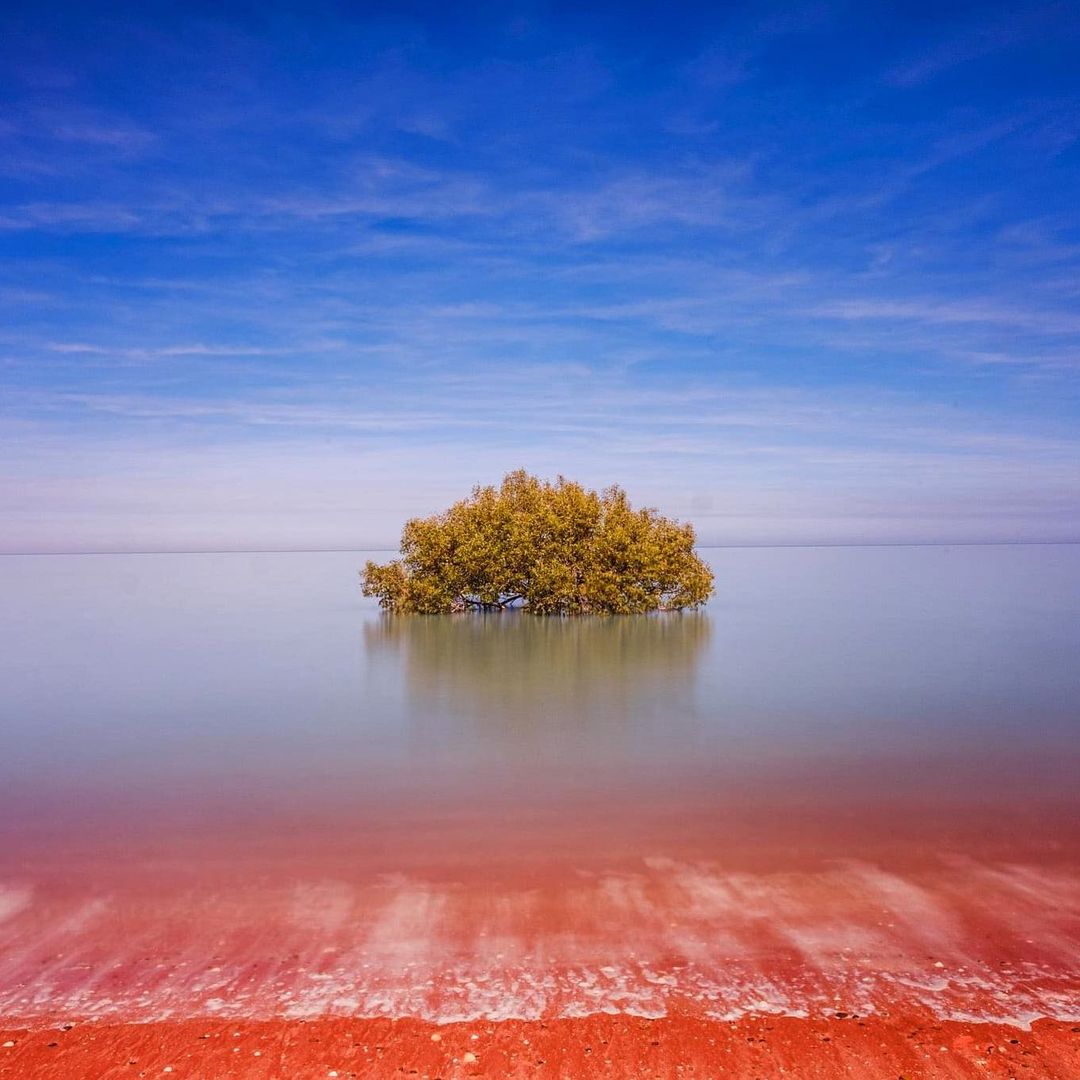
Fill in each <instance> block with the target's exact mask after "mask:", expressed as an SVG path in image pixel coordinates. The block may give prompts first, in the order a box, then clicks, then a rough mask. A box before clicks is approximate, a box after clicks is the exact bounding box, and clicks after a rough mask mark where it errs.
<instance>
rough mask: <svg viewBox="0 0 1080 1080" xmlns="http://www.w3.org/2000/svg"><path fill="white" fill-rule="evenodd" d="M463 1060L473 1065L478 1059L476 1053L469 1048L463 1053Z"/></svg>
mask: <svg viewBox="0 0 1080 1080" xmlns="http://www.w3.org/2000/svg"><path fill="white" fill-rule="evenodd" d="M461 1060H462V1061H464V1062H465V1064H466V1065H471V1064H472V1063H473V1062H474V1061H475V1060H476V1055H475V1054H474V1053H473V1052H472V1051H471V1050H468V1051H466V1052H465V1053H464V1054H462V1056H461Z"/></svg>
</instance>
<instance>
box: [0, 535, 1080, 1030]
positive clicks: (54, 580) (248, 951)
mask: <svg viewBox="0 0 1080 1080" xmlns="http://www.w3.org/2000/svg"><path fill="white" fill-rule="evenodd" d="M708 554H709V556H710V558H711V559H712V562H713V565H714V567H715V569H716V575H717V597H716V599H715V600H714V601H713V602H712V603H711V604H710V605H709V607H708V609H707V610H706V611H704V612H701V613H695V614H684V615H680V616H670V617H668V616H664V617H649V618H615V619H609V620H599V619H598V620H590V619H580V620H557V619H532V618H530V617H528V616H524V615H503V616H497V617H488V618H482V617H473V616H459V617H447V618H428V617H413V618H397V619H395V618H391V617H386V616H384V615H382V614H381V613H380V612H379V611H378V610H377V609H375V608H374V606H373V605H371V604H369V603H368V602H366V601H364V600H363V599H362V598H361V596H360V595H359V590H358V588H357V570H358V567H359V566H361V565H362V564H363V561H364V556H363V555H362V554H286V555H281V554H265V555H237V554H234V555H159V556H85V557H66V556H65V557H38V558H24V557H10V558H3V559H0V578H2V580H0V590H2V594H3V597H4V622H3V635H4V640H3V648H2V649H0V716H2V720H3V736H4V738H3V752H2V754H0V828H2V830H3V834H2V835H0V841H2V843H0V1016H8V1017H22V1018H25V1019H26V1020H27V1021H28V1022H30V1021H33V1022H38V1021H40V1020H43V1019H47V1018H56V1019H59V1018H63V1019H71V1018H75V1019H78V1018H81V1017H88V1018H109V1017H119V1018H126V1019H136V1020H146V1019H154V1018H160V1017H177V1016H196V1015H197V1016H203V1015H215V1016H225V1015H228V1016H237V1017H244V1016H255V1015H266V1016H278V1015H286V1016H319V1015H324V1014H327V1013H333V1014H341V1015H379V1016H421V1017H426V1018H428V1019H433V1020H438V1021H443V1020H449V1019H476V1018H486V1019H489V1020H491V1019H498V1018H500V1017H507V1016H520V1017H544V1016H580V1015H584V1014H586V1013H588V1012H595V1011H606V1012H627V1011H628V1012H635V1013H637V1014H638V1015H646V1016H659V1015H665V1014H671V1013H674V1012H686V1013H693V1014H695V1015H704V1016H711V1017H716V1018H729V1017H733V1016H738V1015H743V1014H745V1013H754V1012H757V1013H760V1012H766V1013H788V1014H791V1015H808V1014H814V1013H818V1012H822V1011H826V1012H827V1011H829V1010H835V1009H837V1008H843V1009H846V1010H848V1011H849V1012H856V1011H857V1012H859V1013H860V1014H861V1013H864V1012H870V1011H874V1010H887V1011H890V1012H894V1011H895V1010H897V1009H908V1008H912V1007H917V1008H920V1009H930V1010H931V1012H932V1013H933V1014H934V1015H935V1016H937V1017H939V1018H948V1017H969V1018H970V1017H985V1018H998V1019H1002V1018H1004V1019H1009V1020H1011V1021H1012V1022H1017V1023H1026V1022H1027V1021H1029V1020H1030V1019H1032V1018H1034V1017H1038V1016H1053V1017H1058V1018H1073V1017H1080V986H1078V984H1077V979H1076V972H1077V970H1080V966H1078V965H1080V825H1078V823H1080V814H1078V813H1077V811H1078V809H1080V806H1078V804H1080V785H1077V784H1076V783H1075V777H1076V775H1077V766H1078V765H1080V760H1078V759H1080V740H1078V738H1077V728H1078V722H1080V664H1078V663H1077V657H1078V656H1080V547H1064V546H1062V547H1015V548H958V549H947V548H901V549H897V548H892V549H890V548H865V549H825V550H791V549H788V550H723V551H712V552H710V553H708Z"/></svg>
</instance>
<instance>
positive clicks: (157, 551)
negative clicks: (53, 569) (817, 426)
mask: <svg viewBox="0 0 1080 1080" xmlns="http://www.w3.org/2000/svg"><path fill="white" fill-rule="evenodd" d="M1077 545H1080V538H1076V539H1066V540H1056V539H1055V540H1050V539H1046V540H860V541H850V540H837V541H828V540H827V541H820V542H813V543H763V544H698V545H696V548H697V550H700V551H742V550H758V549H760V550H769V549H778V548H779V549H817V548H913V547H1070V546H1077ZM398 550H399V549H398V548H396V547H319V548H307V547H289V548H131V549H127V548H109V549H105V550H90V549H86V550H79V549H71V550H65V551H0V557H6V558H25V557H31V556H32V557H35V558H36V557H43V556H69V557H70V556H74V555H348V554H355V555H361V554H366V553H368V552H371V553H374V554H381V553H385V552H397V551H398Z"/></svg>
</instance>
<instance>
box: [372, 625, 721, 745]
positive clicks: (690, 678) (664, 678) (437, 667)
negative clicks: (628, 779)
mask: <svg viewBox="0 0 1080 1080" xmlns="http://www.w3.org/2000/svg"><path fill="white" fill-rule="evenodd" d="M711 633H712V627H711V623H710V621H709V616H708V615H707V614H705V613H704V612H683V613H677V614H663V615H641V616H619V617H615V618H589V617H578V618H563V619H560V618H536V617H531V616H528V615H522V614H517V613H503V614H493V615H487V616H483V615H468V616H454V615H449V616H439V615H432V616H410V615H404V616H400V615H399V616H394V615H382V616H380V617H379V618H378V619H377V620H375V621H373V622H371V623H368V624H366V625H365V626H364V641H365V646H366V649H367V652H368V655H369V656H376V655H381V656H384V657H385V654H386V653H391V654H393V655H394V656H396V657H397V658H398V659H399V661H400V662H401V664H402V670H403V674H404V680H405V686H406V692H407V695H408V699H409V705H410V712H412V713H413V714H414V718H415V720H417V721H419V722H420V723H421V724H423V719H422V718H424V717H427V718H434V717H439V718H441V719H442V720H445V719H446V716H447V713H450V714H454V715H457V716H458V717H460V718H462V719H465V718H469V719H471V720H472V721H473V722H474V723H477V724H479V725H481V726H482V727H483V728H484V729H485V730H488V731H490V732H492V733H497V732H498V733H504V734H507V735H511V736H512V737H516V738H521V737H523V736H526V735H529V734H532V735H535V736H536V737H537V738H539V739H540V740H543V739H544V736H545V734H546V733H553V732H556V731H562V732H567V731H569V730H575V731H579V732H581V733H582V734H584V733H586V732H587V731H590V730H591V731H593V732H599V731H604V732H607V733H609V734H610V733H611V732H612V730H617V729H618V728H622V727H631V728H634V729H637V730H639V731H640V729H641V728H643V727H651V726H653V725H654V722H656V721H660V720H662V721H663V722H664V723H666V724H678V723H680V720H681V721H682V722H683V723H685V722H686V719H687V718H688V717H689V716H690V715H691V714H692V713H693V711H694V708H693V695H694V682H695V673H696V671H697V668H698V666H699V663H700V660H701V657H702V655H703V653H704V651H705V649H706V646H707V644H708V642H709V639H710V637H711Z"/></svg>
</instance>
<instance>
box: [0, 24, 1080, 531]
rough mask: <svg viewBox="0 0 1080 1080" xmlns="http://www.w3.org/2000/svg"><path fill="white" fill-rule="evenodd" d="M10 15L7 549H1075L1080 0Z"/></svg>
mask: <svg viewBox="0 0 1080 1080" xmlns="http://www.w3.org/2000/svg"><path fill="white" fill-rule="evenodd" d="M87 7H93V8H96V11H88V10H87ZM0 19H2V25H0V42H2V44H0V56H2V61H0V93H2V98H3V107H2V110H0V308H2V312H3V318H2V322H0V379H2V386H0V454H2V463H0V548H2V549H3V550H67V549H92V550H104V549H131V548H136V549H140V548H189V547H193V548H202V547H246V546H254V547H293V546H316V547H321V546H331V547H358V546H369V545H384V544H393V543H394V542H395V541H396V538H397V535H398V531H399V528H400V524H401V522H402V520H403V519H404V518H405V517H406V516H409V515H412V514H417V513H425V512H429V511H431V510H434V509H437V508H439V507H440V506H442V505H444V504H445V503H447V502H449V501H451V500H452V499H453V498H456V497H458V496H459V495H461V494H464V493H465V492H466V491H467V490H468V489H469V488H470V487H471V486H472V484H473V483H475V482H488V481H492V480H495V479H497V478H498V477H499V476H501V475H502V473H503V472H505V471H507V470H508V469H511V468H514V467H517V466H525V467H527V468H529V469H531V470H533V471H536V472H539V473H542V474H545V475H553V474H554V473H556V472H563V473H566V474H568V475H571V476H574V477H577V478H580V479H582V480H584V481H587V482H589V483H594V484H607V483H610V482H619V483H622V484H623V485H624V486H625V487H627V488H628V490H629V491H630V493H631V495H632V496H633V497H634V498H635V499H636V500H639V501H642V502H646V503H650V504H653V505H658V506H660V507H661V508H662V509H663V510H665V511H668V512H670V513H672V514H674V515H677V516H680V517H684V518H690V519H692V520H694V521H695V522H696V524H697V525H698V529H699V534H700V536H701V538H702V539H703V540H704V541H706V542H726V543H777V542H778V543H792V542H802V541H812V542H837V541H841V542H842V541H862V540H869V541H892V540H895V541H912V540H935V541H936V540H952V541H959V540H1012V539H1064V538H1067V539H1078V538H1080V393H1078V381H1080V213H1078V210H1077V205H1078V203H1080V198H1078V195H1080V63H1077V57H1078V55H1080V6H1077V5H1076V4H1055V5H1042V6H1039V5H1009V6H1000V7H994V6H989V5H981V6H957V7H951V6H942V5H933V6H927V7H925V8H919V7H915V6H913V5H910V4H904V5H896V6H894V7H885V6H880V5H873V4H847V5H841V4H831V3H822V4H810V5H806V6H803V7H795V6H793V5H776V6H772V7H770V6H762V5H747V6H739V7H735V6H731V7H721V6H719V5H712V6H710V7H708V8H696V7H694V6H689V5H671V6H667V7H659V6H649V7H646V6H632V5H631V6H622V7H621V9H620V10H615V9H614V8H612V9H611V10H602V9H600V8H599V7H597V8H596V9H595V10H594V12H593V13H592V14H589V13H584V12H582V11H581V10H580V6H576V7H575V6H567V7H558V6H544V5H523V6H515V5H512V4H509V5H508V4H499V5H494V4H493V5H490V6H486V7H484V6H476V7H470V8H468V9H466V8H465V7H461V6H458V5H439V6H431V7H428V6H425V5H401V4H395V5H387V6H385V7H380V6H375V5H370V6H362V5H351V6H346V5H341V6H338V7H335V6H329V5H321V4H319V3H309V4H305V5H284V6H278V5H273V4H268V5H267V4H264V5H244V6H242V7H241V6H235V7H232V8H229V7H228V6H225V7H224V8H221V7H218V6H212V5H205V6H203V5H194V4H188V5H184V6H182V8H181V7H179V6H160V7H158V6H155V5H152V4H150V5H140V6H139V7H138V8H135V7H132V8H130V9H128V10H126V11H125V10H124V9H122V8H120V7H117V6H108V5H87V6H84V5H80V6H70V7H67V8H65V6H64V5H58V6H56V7H53V8H50V9H48V10H47V11H46V10H43V9H42V7H41V5H33V6H31V5H25V6H19V5H5V9H4V14H3V16H2V17H0Z"/></svg>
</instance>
